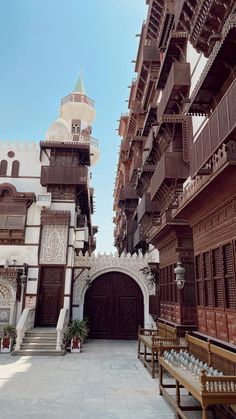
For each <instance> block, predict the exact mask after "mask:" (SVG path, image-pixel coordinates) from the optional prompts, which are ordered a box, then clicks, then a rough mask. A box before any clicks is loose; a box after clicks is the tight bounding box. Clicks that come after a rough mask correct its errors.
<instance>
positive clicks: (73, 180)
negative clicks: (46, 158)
mask: <svg viewBox="0 0 236 419" xmlns="http://www.w3.org/2000/svg"><path fill="white" fill-rule="evenodd" d="M87 182H88V168H87V167H85V166H79V167H63V166H42V168H41V178H40V183H41V185H42V186H47V185H87Z"/></svg>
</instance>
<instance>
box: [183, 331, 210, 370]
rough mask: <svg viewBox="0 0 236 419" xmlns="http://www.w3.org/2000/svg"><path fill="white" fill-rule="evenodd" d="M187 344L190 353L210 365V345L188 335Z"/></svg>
mask: <svg viewBox="0 0 236 419" xmlns="http://www.w3.org/2000/svg"><path fill="white" fill-rule="evenodd" d="M186 343H187V346H188V351H189V352H191V354H193V355H194V356H195V357H196V358H198V359H200V360H201V361H203V362H206V363H207V364H210V344H209V342H205V341H203V340H201V339H198V338H196V337H195V336H190V335H188V334H187V333H186Z"/></svg>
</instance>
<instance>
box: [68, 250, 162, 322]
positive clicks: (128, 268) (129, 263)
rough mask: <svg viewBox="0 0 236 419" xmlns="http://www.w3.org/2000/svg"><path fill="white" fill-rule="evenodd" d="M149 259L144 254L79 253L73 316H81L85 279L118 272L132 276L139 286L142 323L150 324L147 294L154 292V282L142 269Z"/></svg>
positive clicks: (92, 279) (146, 265)
mask: <svg viewBox="0 0 236 419" xmlns="http://www.w3.org/2000/svg"><path fill="white" fill-rule="evenodd" d="M148 262H151V259H150V258H149V257H148V256H147V255H146V256H143V255H142V254H139V255H137V254H136V253H135V254H134V255H132V256H131V255H130V254H128V255H124V254H122V255H121V256H119V255H118V254H117V253H116V254H114V255H113V254H110V255H107V254H104V255H100V254H98V255H97V256H95V255H92V256H89V255H85V256H82V255H79V256H77V257H76V258H75V278H76V277H77V279H76V280H75V282H74V289H73V306H74V307H77V309H75V310H74V315H75V317H76V316H77V317H79V318H82V317H83V309H84V298H85V293H86V290H87V286H88V284H87V280H88V273H89V280H90V281H91V282H93V281H94V280H95V279H96V278H98V277H99V276H101V275H103V274H105V273H109V272H120V273H123V274H126V275H127V276H129V277H130V278H132V279H133V280H134V281H135V282H136V283H137V284H138V286H139V287H140V289H141V291H142V294H143V301H144V324H145V326H146V327H150V326H152V325H153V324H154V323H153V319H152V317H151V316H150V315H149V296H150V295H153V294H155V284H154V283H153V282H152V281H151V280H149V279H148V278H147V276H146V275H145V274H144V272H143V269H144V268H147V267H148Z"/></svg>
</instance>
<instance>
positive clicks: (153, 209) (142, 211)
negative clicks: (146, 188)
mask: <svg viewBox="0 0 236 419" xmlns="http://www.w3.org/2000/svg"><path fill="white" fill-rule="evenodd" d="M152 213H159V211H158V208H157V205H156V203H154V202H152V201H151V196H150V193H145V194H144V195H143V197H142V199H141V201H140V202H139V204H138V207H137V215H138V224H139V223H140V222H141V220H142V219H143V217H144V216H145V215H147V216H149V215H150V214H152Z"/></svg>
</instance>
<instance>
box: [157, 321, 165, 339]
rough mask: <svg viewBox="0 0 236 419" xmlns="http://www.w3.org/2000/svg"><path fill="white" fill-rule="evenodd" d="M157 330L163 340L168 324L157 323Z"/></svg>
mask: <svg viewBox="0 0 236 419" xmlns="http://www.w3.org/2000/svg"><path fill="white" fill-rule="evenodd" d="M157 330H158V335H159V336H162V337H163V338H165V337H166V324H165V323H160V322H157Z"/></svg>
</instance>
